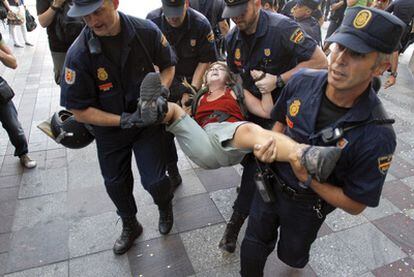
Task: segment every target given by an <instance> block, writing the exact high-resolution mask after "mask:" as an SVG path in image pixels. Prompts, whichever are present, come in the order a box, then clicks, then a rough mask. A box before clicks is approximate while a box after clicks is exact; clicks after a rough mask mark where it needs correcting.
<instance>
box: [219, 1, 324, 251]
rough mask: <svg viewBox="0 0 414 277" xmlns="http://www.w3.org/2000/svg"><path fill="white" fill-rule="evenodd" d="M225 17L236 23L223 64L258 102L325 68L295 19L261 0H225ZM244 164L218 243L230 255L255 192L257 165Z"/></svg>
mask: <svg viewBox="0 0 414 277" xmlns="http://www.w3.org/2000/svg"><path fill="white" fill-rule="evenodd" d="M223 17H224V18H228V17H230V18H231V19H232V20H233V21H234V23H235V24H236V27H235V28H233V29H232V30H231V31H230V32H229V34H228V36H227V37H226V49H227V53H228V56H227V64H228V66H229V67H230V69H231V70H232V71H233V72H234V73H236V74H240V76H241V78H242V80H243V86H244V88H245V89H247V90H248V91H250V92H251V93H252V94H253V95H254V96H256V97H257V98H259V99H260V98H261V93H260V91H259V89H260V90H261V91H264V92H272V94H273V98H274V99H276V98H277V96H278V93H279V92H280V89H281V88H282V87H283V86H284V85H285V83H286V82H287V81H288V80H289V79H290V77H291V76H292V75H293V74H294V72H296V71H297V70H299V68H301V67H310V68H324V67H326V66H327V61H326V58H325V55H324V54H323V52H322V50H321V49H320V48H319V47H317V45H316V42H315V41H314V40H313V39H312V38H310V37H309V36H307V35H306V34H305V33H304V32H303V30H302V29H301V28H300V26H299V25H298V24H297V23H296V22H295V21H293V20H291V19H289V18H286V17H285V16H282V15H280V14H277V13H269V12H267V11H264V10H262V9H261V1H260V0H226V8H225V9H224V13H223ZM253 69H258V70H262V71H264V72H265V73H266V74H265V76H261V77H264V78H261V80H260V81H254V80H253V79H252V77H251V74H250V71H251V70H253ZM249 121H252V122H255V123H257V124H259V125H261V126H262V127H264V128H267V129H269V128H271V126H272V125H273V122H272V121H270V120H268V119H264V118H259V117H256V116H253V115H250V116H249ZM243 166H244V170H243V176H242V182H241V187H240V193H239V195H238V197H237V199H236V202H235V204H234V212H233V215H232V217H231V219H230V222H229V223H228V225H227V228H226V230H225V233H224V235H223V238H222V240H221V241H220V244H219V246H220V247H221V248H222V249H224V250H226V251H229V252H233V251H234V249H235V246H236V240H237V236H238V233H239V231H240V227H241V225H242V224H243V222H244V220H245V218H246V217H247V215H248V214H249V209H250V203H251V200H252V197H253V194H254V190H255V184H254V181H253V178H254V174H255V172H256V163H255V161H254V159H253V157H252V156H248V158H246V160H245V161H244V163H243Z"/></svg>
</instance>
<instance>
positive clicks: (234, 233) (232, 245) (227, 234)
mask: <svg viewBox="0 0 414 277" xmlns="http://www.w3.org/2000/svg"><path fill="white" fill-rule="evenodd" d="M246 217H247V216H245V215H242V214H240V213H238V212H236V211H233V214H232V215H231V218H230V221H229V222H228V223H227V226H226V230H225V231H224V234H223V237H222V238H221V240H220V243H219V248H220V249H222V250H224V251H227V252H229V253H233V252H234V250H236V242H237V237H238V235H239V232H240V229H241V227H242V225H243V223H244V221H245V220H246Z"/></svg>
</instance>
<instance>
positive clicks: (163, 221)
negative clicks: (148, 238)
mask: <svg viewBox="0 0 414 277" xmlns="http://www.w3.org/2000/svg"><path fill="white" fill-rule="evenodd" d="M158 210H159V212H160V219H159V222H158V230H159V231H160V233H161V234H163V235H166V234H168V233H169V232H170V231H171V228H172V226H173V224H174V215H173V208H172V204H171V202H170V203H169V204H168V205H167V206H166V207H165V208H162V209H161V208H158Z"/></svg>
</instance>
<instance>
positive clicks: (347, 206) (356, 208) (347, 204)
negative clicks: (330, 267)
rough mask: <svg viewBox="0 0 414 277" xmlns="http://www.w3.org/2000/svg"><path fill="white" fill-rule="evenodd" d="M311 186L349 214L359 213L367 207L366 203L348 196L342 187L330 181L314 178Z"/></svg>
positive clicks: (321, 195) (327, 200)
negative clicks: (322, 182)
mask: <svg viewBox="0 0 414 277" xmlns="http://www.w3.org/2000/svg"><path fill="white" fill-rule="evenodd" d="M310 186H311V188H312V189H313V190H314V191H315V192H316V193H317V194H318V195H319V196H320V197H322V198H323V199H324V200H325V201H326V202H328V203H329V204H331V205H332V206H334V207H338V208H341V209H342V210H344V211H345V212H347V213H349V214H352V215H358V214H360V213H362V212H363V211H364V209H365V208H366V207H367V206H366V205H364V204H362V203H359V202H357V201H355V200H352V199H351V198H349V197H348V196H346V195H345V194H344V191H343V190H342V188H340V187H337V186H333V185H331V184H328V183H324V184H321V183H319V182H318V181H316V180H312V183H311V185H310Z"/></svg>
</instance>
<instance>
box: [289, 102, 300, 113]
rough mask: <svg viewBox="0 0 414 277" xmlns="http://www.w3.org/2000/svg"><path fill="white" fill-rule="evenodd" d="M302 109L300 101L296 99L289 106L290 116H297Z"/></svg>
mask: <svg viewBox="0 0 414 277" xmlns="http://www.w3.org/2000/svg"><path fill="white" fill-rule="evenodd" d="M299 110H300V101H299V100H295V101H293V103H292V104H290V107H289V114H290V116H296V115H297V114H298V113H299Z"/></svg>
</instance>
